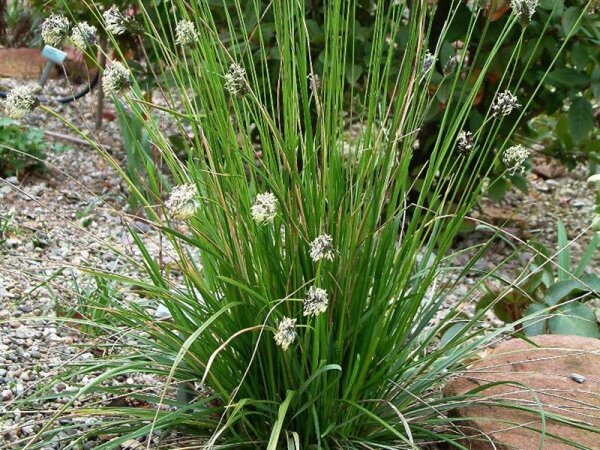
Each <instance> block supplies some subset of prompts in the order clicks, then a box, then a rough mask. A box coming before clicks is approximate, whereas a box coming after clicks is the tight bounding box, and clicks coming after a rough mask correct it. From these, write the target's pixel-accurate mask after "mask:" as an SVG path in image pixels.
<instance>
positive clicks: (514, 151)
mask: <svg viewBox="0 0 600 450" xmlns="http://www.w3.org/2000/svg"><path fill="white" fill-rule="evenodd" d="M530 155H531V152H530V151H529V149H528V148H525V147H523V146H522V145H521V144H518V145H513V146H512V147H510V148H507V149H506V150H505V151H504V155H503V156H502V162H503V163H504V165H505V166H506V169H507V170H508V173H510V174H511V175H515V174H517V173H523V172H525V161H527V158H529V156H530Z"/></svg>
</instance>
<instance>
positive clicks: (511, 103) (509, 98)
mask: <svg viewBox="0 0 600 450" xmlns="http://www.w3.org/2000/svg"><path fill="white" fill-rule="evenodd" d="M520 107H521V105H519V103H518V99H517V96H516V95H513V94H512V93H511V92H510V91H504V92H501V93H500V94H498V97H496V101H495V102H494V103H493V105H492V110H493V111H494V116H496V117H497V116H508V115H509V114H510V113H512V112H513V110H514V109H517V108H520Z"/></svg>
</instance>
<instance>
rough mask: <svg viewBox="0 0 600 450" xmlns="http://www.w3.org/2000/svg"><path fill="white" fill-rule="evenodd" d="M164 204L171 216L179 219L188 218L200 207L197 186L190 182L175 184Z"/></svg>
mask: <svg viewBox="0 0 600 450" xmlns="http://www.w3.org/2000/svg"><path fill="white" fill-rule="evenodd" d="M165 206H166V207H167V209H168V211H169V215H170V216H171V218H173V219H179V220H185V219H189V218H190V217H192V216H193V215H194V214H195V213H196V211H198V208H200V200H199V199H198V188H197V187H196V185H195V184H192V183H186V184H182V185H180V186H177V187H176V188H174V189H173V190H172V191H171V195H170V196H169V199H168V200H167V202H166V203H165Z"/></svg>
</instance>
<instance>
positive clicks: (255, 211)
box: [250, 192, 277, 225]
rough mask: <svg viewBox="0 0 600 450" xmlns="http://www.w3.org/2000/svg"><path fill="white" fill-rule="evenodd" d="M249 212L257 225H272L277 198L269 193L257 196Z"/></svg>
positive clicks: (275, 213)
mask: <svg viewBox="0 0 600 450" xmlns="http://www.w3.org/2000/svg"><path fill="white" fill-rule="evenodd" d="M250 212H251V213H252V218H253V219H254V221H255V222H256V223H257V224H259V225H265V224H267V223H273V220H274V219H275V216H276V215H277V197H275V195H273V194H272V193H271V192H265V193H264V194H258V195H257V196H256V200H254V205H252V208H250Z"/></svg>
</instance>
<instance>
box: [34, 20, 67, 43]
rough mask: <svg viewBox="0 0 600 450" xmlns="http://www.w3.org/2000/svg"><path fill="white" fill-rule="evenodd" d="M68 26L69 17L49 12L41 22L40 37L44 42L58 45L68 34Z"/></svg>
mask: <svg viewBox="0 0 600 450" xmlns="http://www.w3.org/2000/svg"><path fill="white" fill-rule="evenodd" d="M69 28H70V25H69V19H67V18H66V17H65V16H63V15H61V14H51V15H50V16H49V17H48V18H47V19H45V20H44V21H43V22H42V30H41V35H42V39H43V40H44V42H45V43H46V44H48V45H51V46H53V47H58V46H59V45H60V44H61V42H62V40H63V39H64V38H65V37H67V35H68V34H69Z"/></svg>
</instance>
